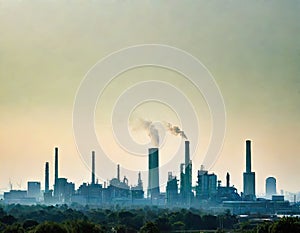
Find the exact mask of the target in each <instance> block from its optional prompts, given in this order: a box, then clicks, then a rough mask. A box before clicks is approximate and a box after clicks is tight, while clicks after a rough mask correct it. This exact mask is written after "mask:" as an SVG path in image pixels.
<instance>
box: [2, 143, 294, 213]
mask: <svg viewBox="0 0 300 233" xmlns="http://www.w3.org/2000/svg"><path fill="white" fill-rule="evenodd" d="M159 156H160V155H159V148H158V147H154V148H149V149H148V187H147V188H145V187H144V186H143V181H142V177H141V173H140V172H139V173H138V174H137V182H136V185H135V186H129V184H128V179H127V178H126V176H124V178H121V176H120V165H119V164H118V165H117V167H116V169H117V175H116V177H115V178H112V179H111V180H110V181H109V182H104V183H103V184H100V183H98V180H97V179H96V177H95V174H96V173H95V163H96V160H95V151H91V164H92V172H91V182H90V183H83V184H81V185H80V186H79V188H78V189H77V190H76V189H75V184H74V183H72V182H69V181H68V180H67V179H66V178H61V177H59V174H58V166H59V164H58V159H59V149H58V148H57V147H56V148H54V184H53V189H50V188H49V186H50V185H49V176H50V172H49V162H46V163H45V182H44V184H45V187H44V189H42V188H41V183H40V182H37V181H29V182H28V183H27V190H13V189H12V190H10V191H9V192H5V193H4V200H3V202H4V203H6V204H16V203H19V204H46V205H56V204H67V205H70V204H78V205H90V206H96V207H104V206H105V207H107V206H114V205H121V206H130V207H132V206H143V205H156V206H162V207H168V208H173V207H180V208H181V207H184V208H190V207H194V208H204V209H210V210H212V211H216V212H218V211H224V210H225V209H229V210H231V211H232V213H236V214H244V213H268V214H270V213H271V214H272V213H280V212H282V213H289V212H292V211H294V209H293V205H291V203H290V202H289V201H285V200H284V196H283V195H277V193H276V179H275V178H274V177H269V178H267V180H266V198H257V197H256V193H255V173H254V172H253V171H252V168H251V141H250V140H246V153H245V157H246V169H245V172H244V173H243V191H242V192H240V193H238V191H237V189H236V188H235V187H234V185H231V184H230V174H229V173H227V175H226V185H225V186H222V185H221V181H220V180H218V179H217V175H216V174H214V173H210V172H209V171H207V170H205V169H204V167H203V166H200V169H199V170H198V171H197V174H196V175H197V176H196V184H194V185H193V183H192V177H193V175H194V174H192V161H191V158H190V142H189V141H188V140H185V141H184V153H183V158H184V159H183V161H184V163H182V164H180V165H179V166H180V175H179V177H176V176H173V174H172V172H168V173H167V174H164V173H163V172H165V171H160V170H159V168H160V167H159ZM160 175H167V177H168V181H167V185H166V187H165V190H166V191H165V192H161V190H160V184H159V176H160ZM145 190H146V191H145Z"/></svg>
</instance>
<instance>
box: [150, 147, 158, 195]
mask: <svg viewBox="0 0 300 233" xmlns="http://www.w3.org/2000/svg"><path fill="white" fill-rule="evenodd" d="M158 158H159V152H158V148H149V164H148V165H149V177H148V181H149V182H148V197H150V198H151V199H152V198H158V196H159V193H160V191H159V170H158V169H159V165H158V163H159V162H158Z"/></svg>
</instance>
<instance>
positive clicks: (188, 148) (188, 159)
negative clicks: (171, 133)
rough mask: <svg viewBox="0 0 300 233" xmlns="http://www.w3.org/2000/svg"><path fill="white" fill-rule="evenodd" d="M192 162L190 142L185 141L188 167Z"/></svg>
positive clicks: (186, 164)
mask: <svg viewBox="0 0 300 233" xmlns="http://www.w3.org/2000/svg"><path fill="white" fill-rule="evenodd" d="M189 163H190V142H189V141H185V166H186V167H187V166H188V165H189Z"/></svg>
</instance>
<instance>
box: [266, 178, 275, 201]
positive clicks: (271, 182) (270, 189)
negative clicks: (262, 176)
mask: <svg viewBox="0 0 300 233" xmlns="http://www.w3.org/2000/svg"><path fill="white" fill-rule="evenodd" d="M272 195H276V179H275V178H274V177H268V178H267V179H266V197H267V198H271V197H272Z"/></svg>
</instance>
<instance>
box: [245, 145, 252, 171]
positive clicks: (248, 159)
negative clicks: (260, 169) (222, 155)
mask: <svg viewBox="0 0 300 233" xmlns="http://www.w3.org/2000/svg"><path fill="white" fill-rule="evenodd" d="M246 172H247V173H250V172H251V141H250V140H247V141H246Z"/></svg>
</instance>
